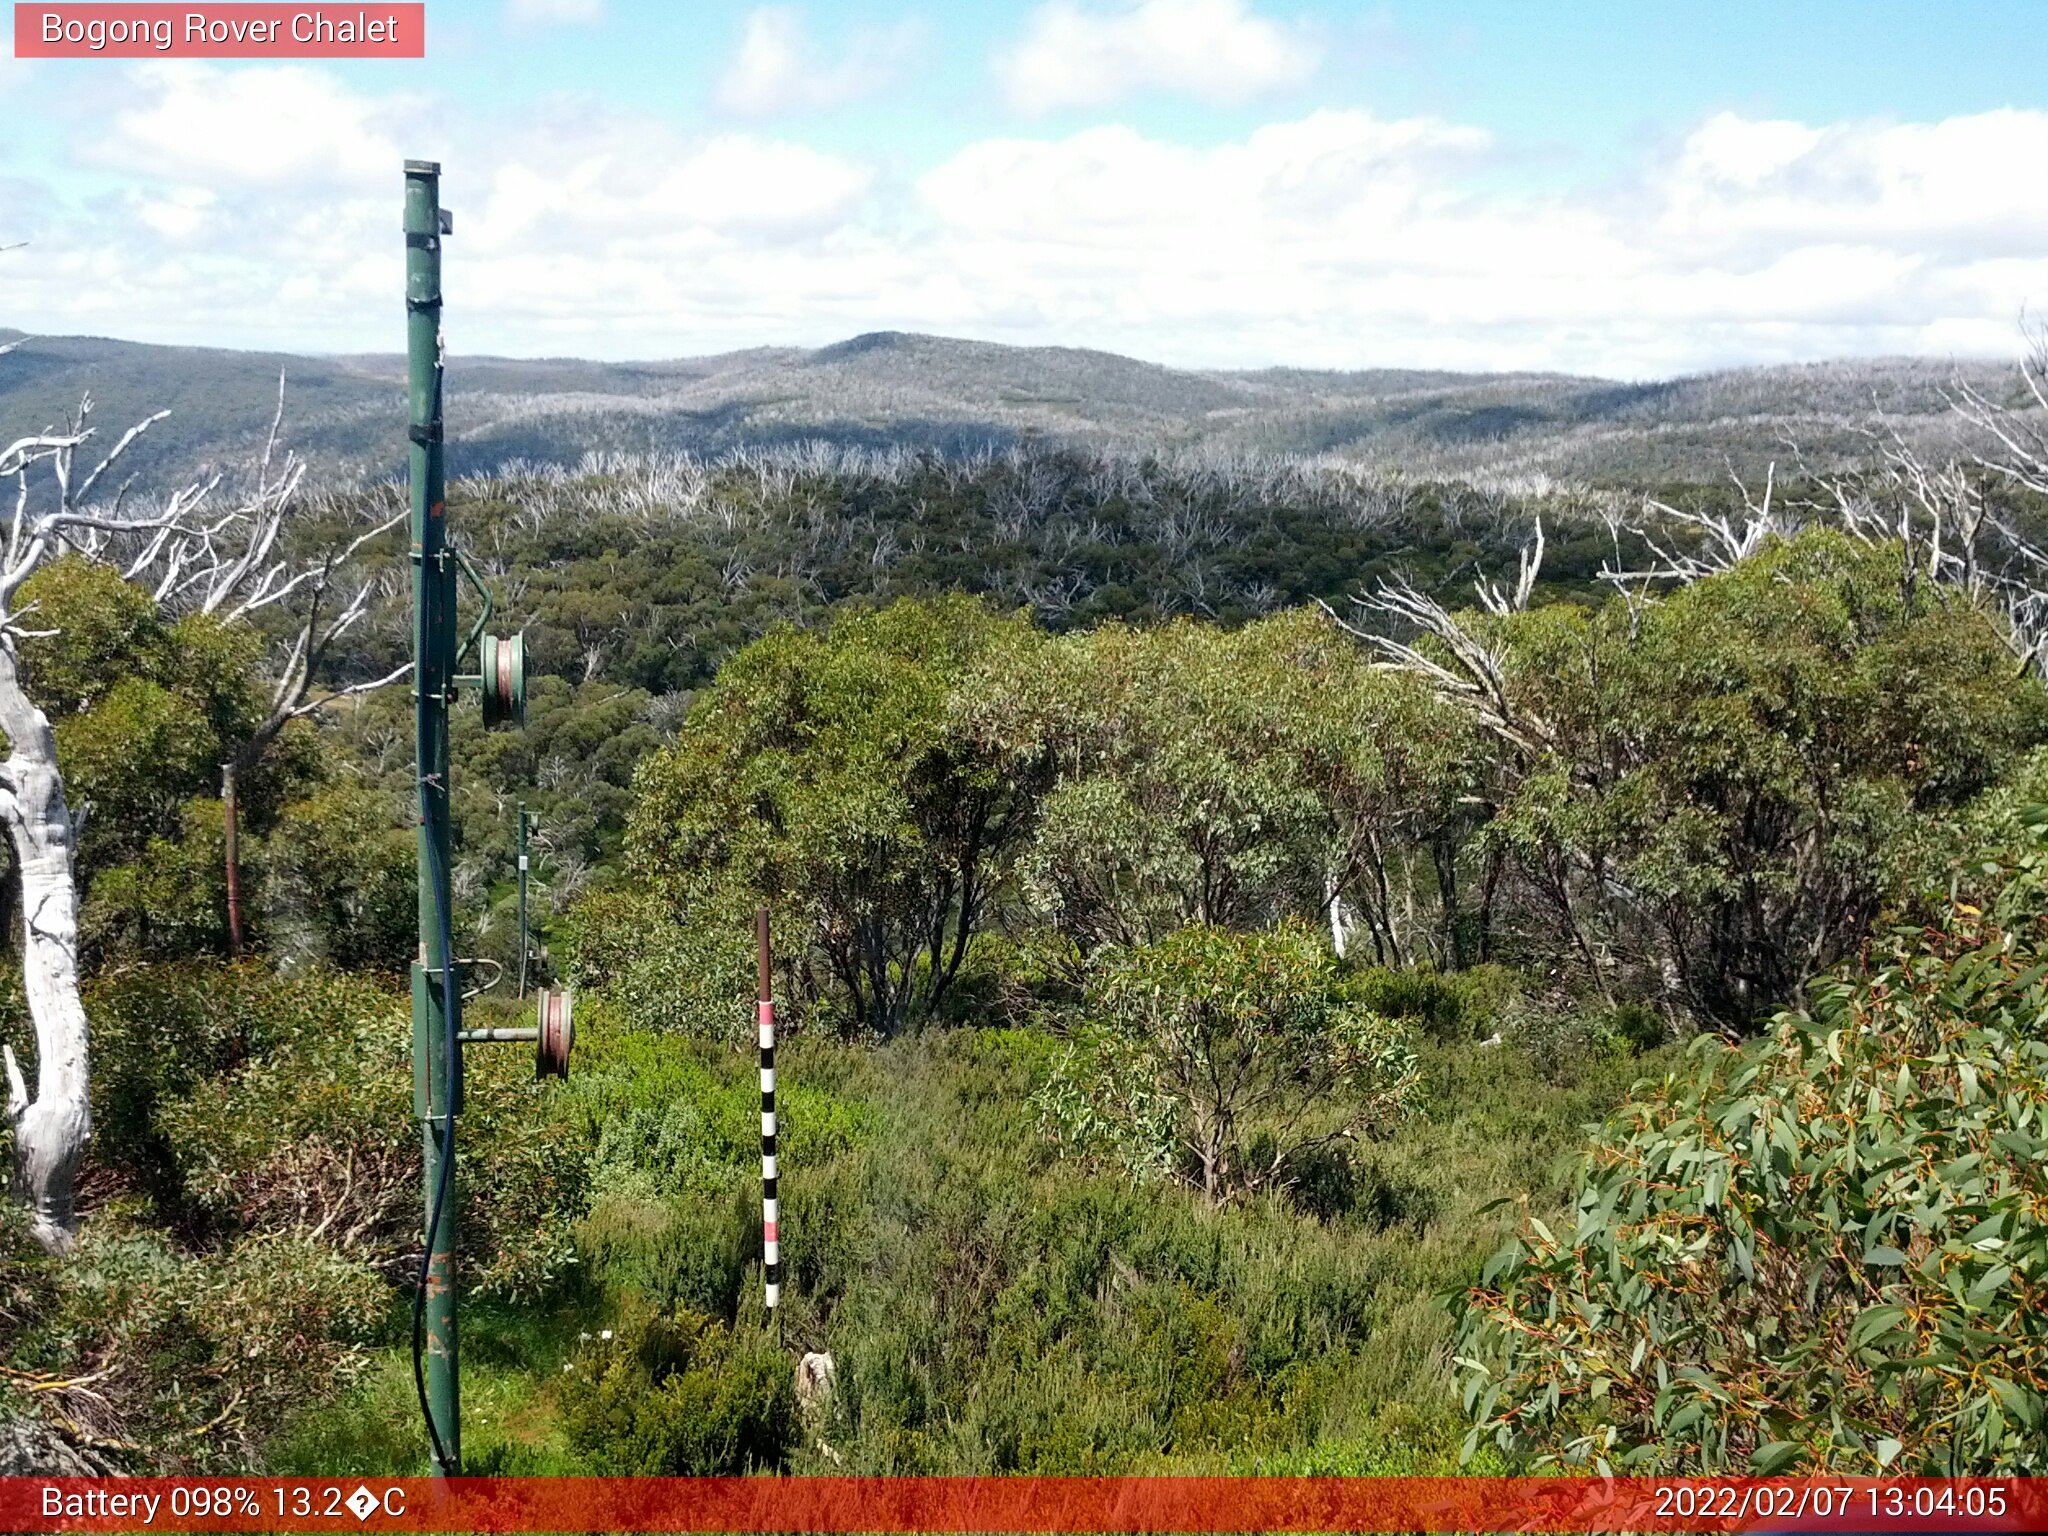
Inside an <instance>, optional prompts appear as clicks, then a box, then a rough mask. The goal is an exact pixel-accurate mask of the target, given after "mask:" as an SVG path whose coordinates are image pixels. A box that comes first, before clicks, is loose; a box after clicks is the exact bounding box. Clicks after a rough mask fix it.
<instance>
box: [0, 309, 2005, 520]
mask: <svg viewBox="0 0 2048 1536" xmlns="http://www.w3.org/2000/svg"><path fill="white" fill-rule="evenodd" d="M20 336H21V333H20V332H18V331H8V330H4V329H0V342H5V341H8V340H14V339H17V338H19V337H20ZM1958 367H1960V368H1961V369H1962V370H1963V371H1964V372H1965V374H1966V376H1967V377H1969V378H1971V379H1972V380H1973V381H1974V382H1976V383H1977V384H1979V385H1980V386H1983V387H1986V388H1990V389H1993V390H1997V389H1998V388H2000V387H2001V381H2002V380H2003V379H2004V377H2005V376H2006V374H2007V373H2008V372H2009V369H2007V368H2006V367H2005V366H2004V365H2002V364H2001V365H1992V364H1979V363H1971V364H1962V365H1955V364H1950V363H1947V362H1943V361H1937V360H1925V359H1919V360H1915V359H1891V360H1865V361H1854V362H1841V363H1821V364H1810V365H1801V366H1788V367H1777V368H1758V369H1739V370H1734V371H1729V372H1722V373H1710V374H1702V375H1699V376H1696V377H1692V378H1684V379H1676V380H1670V381H1666V382H1661V383H1621V382H1616V381H1613V380H1608V379H1596V378H1579V377H1572V376H1568V375H1563V374H1540V373H1525V374H1472V373H1443V372H1430V371H1422V370H1412V369H1376V370H1369V371H1362V372H1316V371H1309V370H1301V369H1278V368H1276V369H1267V370H1263V371H1259V372H1241V373H1228V372H1202V371H1193V370H1185V369H1174V368H1166V367H1161V366H1158V365H1155V364H1151V363H1145V362H1140V361H1137V360H1135V359H1132V358H1127V357H1120V356H1117V355H1115V354H1113V353H1107V352H1093V351H1085V350H1081V349H1076V348H1066V347H1009V346H999V345H995V344H992V343H987V342H974V341H960V340H953V339H949V338H945V337H936V336H920V335H910V334H904V333H900V332H877V333H873V334H870V335H865V336H858V337H855V338H853V339H852V340H849V341H843V342H840V343H838V344H836V345H834V346H828V347H821V348H818V349H817V350H814V351H804V350H798V349H792V348H766V347H764V348H755V349H751V350H748V351H744V352H732V353H726V354H723V355H720V356H715V357H702V358H690V359H683V360H679V361H673V362H640V363H601V362H585V361H577V360H573V359H539V360H517V359H508V358H489V357H461V356H457V357H456V358H455V359H454V360H453V365H452V369H451V374H450V384H451V391H452V394H451V398H450V402H449V408H448V420H449V434H450V444H451V447H450V457H451V460H452V467H453V469H454V470H455V471H456V472H458V473H489V472H491V471H493V470H495V469H497V468H498V467H500V466H501V465H503V464H505V463H506V462H507V461H510V460H515V459H528V460H537V461H544V462H554V463H568V464H574V463H577V462H579V461H581V460H582V459H583V457H584V455H585V454H587V453H590V452H593V451H597V452H614V451H621V450H623V451H630V452H647V451H656V452H661V451H676V450H686V451H690V452H696V453H709V452H718V451H721V450H724V449H728V448H733V447H739V446H759V445H772V444H778V443H788V442H792V441H799V440H807V439H822V440H825V441H829V442H833V443H836V444H839V445H841V446H857V447H873V448H880V447H911V448H931V449H935V450H937V451H940V452H942V453H954V452H961V451H967V450H974V449H982V448H989V447H995V448H1003V447H1009V446H1014V445H1016V444H1018V443H1020V442H1025V441H1030V440H1052V441H1057V442H1070V443H1076V444H1084V445H1087V446H1091V447H1096V448H1109V449H1116V450H1122V451H1133V452H1144V453H1159V452H1163V453H1184V452H1194V453H1198V454H1201V455H1204V456H1228V457H1240V456H1245V455H1287V456H1299V455H1329V456H1333V457H1336V458H1340V459H1343V460H1347V461H1350V462H1354V463H1358V464H1361V465H1365V466H1367V467H1371V468H1375V469H1388V470H1393V469H1398V470H1400V471H1402V472H1403V473H1405V474H1409V475H1422V476H1429V477H1479V478H1488V477H1502V476H1509V477H1516V478H1523V477H1532V476H1547V477H1551V478H1555V479H1563V480H1569V481H1587V482H1593V483H1632V484H1642V483H1645V482H1669V481H1683V480H1694V481H1704V480H1715V479H1719V478H1721V477H1723V476H1724V475H1725V474H1726V472H1727V471H1728V469H1729V468H1730V467H1731V466H1732V467H1733V468H1735V469H1736V470H1737V471H1738V472H1741V473H1760V472H1761V470H1762V468H1763V464H1764V462H1765V460H1767V459H1770V458H1776V459H1779V460H1781V461H1782V460H1783V459H1784V458H1785V457H1787V455H1788V454H1789V452H1790V451H1791V450H1790V448H1789V447H1788V445H1791V444H1796V445H1797V447H1798V450H1799V451H1800V452H1801V453H1802V454H1804V455H1805V456H1807V457H1808V458H1809V459H1811V460H1812V461H1814V462H1816V463H1819V464H1833V463H1839V462H1842V461H1845V460H1849V459H1854V458H1857V457H1860V456H1861V455H1862V454H1863V453H1864V452H1866V451H1867V449H1868V446H1869V442H1868V438H1867V435H1866V434H1867V432H1868V430H1869V428H1870V427H1871V425H1872V424H1873V422H1874V420H1875V414H1876V413H1877V412H1879V411H1881V412H1883V413H1884V414H1885V415H1886V416H1887V417H1889V418H1890V419H1892V420H1893V421H1894V422H1895V423H1897V424H1898V425H1899V426H1900V427H1901V429H1902V430H1903V431H1904V432H1905V434H1906V435H1907V436H1908V437H1909V438H1913V439H1916V440H1921V441H1926V442H1930V443H1933V442H1938V441H1940V440H1942V439H1943V438H1944V436H1945V434H1946V433H1947V432H1948V430H1949V419H1948V417H1947V414H1946V411H1945V404H1944V401H1943V398H1942V387H1943V385H1944V384H1945V383H1946V382H1947V381H1949V380H1950V379H1951V378H1953V377H1954V376H1955V375H1956V373H1957V369H1958ZM280 372H283V373H284V374H285V375H286V376H287V378H288V381H289V400H288V406H287V409H288V413H289V420H290V424H291V429H292V430H291V435H292V439H293V441H294V442H295V443H297V444H298V445H299V447H300V448H301V449H302V450H303V451H305V452H306V453H308V454H309V456H310V457H312V458H313V459H314V460H315V462H316V463H317V464H318V465H319V466H320V467H321V469H322V471H323V473H325V474H329V475H332V474H367V475H370V476H373V477H375V476H382V475H385V474H388V473H390V472H392V471H393V470H395V469H396V468H397V465H398V453H397V450H398V449H399V448H400V447H402V445H403V434H402V432H401V430H400V429H399V427H398V425H397V424H398V423H399V422H401V421H402V419H403V416H402V412H403V393H402V392H403V387H404V362H403V359H402V358H400V357H398V356H396V355H365V356H359V357H295V356H288V355H283V354H278V353H265V352H232V351H225V350H219V349H213V348H201V347H160V346H145V345H142V344H139V343H135V342H125V341H113V340H105V339H100V338H95V337H32V338H30V339H27V340H26V341H24V342H23V344H22V345H21V346H20V348H19V349H18V350H17V351H16V352H15V353H14V354H13V355H12V356H11V357H10V359H9V366H8V367H7V368H6V369H5V370H0V410H4V411H5V413H6V414H7V416H8V418H9V419H10V420H16V421H36V422H41V421H48V420H55V419H57V418H58V417H60V416H62V415H64V414H66V413H68V412H69V411H70V410H71V409H72V408H73V407H74V406H75V405H76V403H77V401H78V399H79V397H80V396H81V395H82V394H83V393H85V392H86V391H88V390H89V391H90V392H91V393H92V395H93V397H94V399H95V400H96V401H97V402H98V406H99V412H100V415H99V419H100V421H101V423H102V425H103V427H105V428H106V429H109V430H111V429H113V428H115V427H117V426H126V425H127V424H128V422H130V421H131V420H135V419H139V418H140V417H141V416H143V415H146V414H148V413H150V412H153V411H157V410H162V409H166V408H168V409H169V410H170V411H171V412H172V413H173V414H172V416H171V417H170V419H169V420H167V421H165V422H164V423H162V424H161V425H159V426H158V427H156V428H155V429H154V430H153V431H152V432H151V434H150V436H149V439H148V440H147V442H146V444H145V445H142V447H141V449H139V450H138V452H137V453H136V455H135V463H136V467H137V468H138V469H140V470H143V471H145V472H147V471H151V470H154V471H157V472H159V473H175V474H183V473H189V472H191V471H193V470H195V469H196V468H198V467H199V466H200V465H202V464H208V463H215V464H217V463H223V462H232V461H233V460H234V459H236V458H238V457H239V456H241V455H242V454H244V453H246V452H247V451H248V450H249V449H250V448H251V447H252V446H253V445H254V444H255V443H256V442H258V441H259V440H260V436H261V433H262V431H263V429H264V427H265V426H267V425H268V422H269V420H270V413H271V410H272V409H273V407H274V404H275V398H276V390H277V379H278V375H279V373H280Z"/></svg>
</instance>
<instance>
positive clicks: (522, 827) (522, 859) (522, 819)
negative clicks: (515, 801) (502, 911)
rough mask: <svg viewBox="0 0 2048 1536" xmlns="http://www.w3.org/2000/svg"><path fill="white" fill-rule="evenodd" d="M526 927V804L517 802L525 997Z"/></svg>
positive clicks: (521, 967)
mask: <svg viewBox="0 0 2048 1536" xmlns="http://www.w3.org/2000/svg"><path fill="white" fill-rule="evenodd" d="M532 947H533V946H532V944H531V943H530V942H529V939H528V929H527V926H526V802H525V801H524V800H522V801H520V802H519V995H520V996H521V997H524V996H526V957H527V954H528V953H529V952H530V951H531V949H532Z"/></svg>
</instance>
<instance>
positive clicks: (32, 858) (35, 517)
mask: <svg viewBox="0 0 2048 1536" xmlns="http://www.w3.org/2000/svg"><path fill="white" fill-rule="evenodd" d="M281 409H282V385H281V384H280V411H281ZM167 414H168V413H167V412H158V413H156V414H155V415H153V416H150V417H147V418H146V419H144V420H143V421H141V422H139V423H137V424H136V425H135V426H133V427H131V428H129V429H128V431H127V432H125V433H124V434H123V435H122V436H121V437H120V438H119V439H118V440H117V441H116V442H115V443H114V445H113V447H112V448H111V449H110V450H109V451H108V452H107V453H106V454H105V455H104V456H103V457H102V458H100V460H99V462H98V463H97V464H96V465H95V466H94V467H93V468H92V469H90V470H85V469H84V468H83V466H84V463H85V462H86V460H84V459H83V458H81V453H82V451H83V450H84V449H85V448H86V447H87V445H88V444H89V443H90V442H91V441H92V440H93V438H94V435H95V429H94V427H93V426H92V423H91V415H92V401H91V398H90V397H89V396H88V397H87V398H86V399H84V400H83V401H81V403H80V405H79V408H78V411H77V412H76V413H75V414H74V415H73V416H72V417H71V418H70V419H69V421H67V422H66V423H65V424H64V425H62V426H61V427H58V428H54V429H49V430H44V431H41V432H37V433H32V434H29V435H27V436H24V437H20V438H17V439H15V440H14V441H13V442H11V443H9V444H7V445H6V446H5V447H4V448H0V481H4V480H7V479H12V480H13V481H14V482H15V496H14V507H13V515H12V518H11V520H10V522H9V524H8V529H7V537H6V546H5V550H4V554H0V731H4V732H5V735H6V738H7V749H8V752H7V757H6V758H5V760H4V762H0V821H4V823H5V825H6V828H7V832H8V836H9V840H10V842H11V844H12V848H13V853H14V863H15V869H16V872H17V875H18V878H19V881H20V898H21V899H20V912H21V924H22V927H21V966H22V984H23V990H24V992H25V994H26V997H27V1001H28V1008H29V1015H30V1019H31V1021H32V1024H33V1026H34V1031H35V1042H36V1050H35V1068H36V1085H35V1090H34V1092H33V1093H31V1091H30V1089H29V1084H28V1080H27V1077H26V1075H25V1074H24V1072H23V1071H22V1068H21V1064H20V1062H19V1060H18V1059H17V1057H16V1056H15V1053H14V1050H13V1048H12V1046H11V1045H6V1044H0V1066H4V1070H5V1075H6V1079H7V1116H8V1119H9V1121H10V1122H11V1124H12V1127H13V1133H14V1159H15V1183H16V1187H17V1189H18V1191H19V1193H20V1194H21V1195H22V1196H23V1197H24V1198H25V1199H26V1200H27V1201H28V1203H29V1205H30V1206H31V1208H32V1222H33V1227H34V1231H35V1234H36V1236H37V1238H38V1240H39V1241H41V1242H42V1243H44V1244H45V1245H46V1246H48V1247H50V1248H53V1249H61V1248H64V1247H66V1246H68V1244H69V1243H70V1241H71V1238H72V1236H73V1234H74V1232H75V1230H76V1213H75V1210H74V1204H73V1190H74V1183H75V1179H76V1174H77V1170H78V1166H79V1163H80V1160H81V1159H82V1157H83V1156H84V1153H85V1148H86V1144H87V1142H88V1140H89V1138H90V1135H91V1126H92V1112H91V1102H90V1093H91V1067H90V1060H91V1046H90V1026H89V1023H88V1020H87V1017H86V1013H85V1009H84V1006H83V1004H82V1002H81V1001H80V996H79V980H80V974H79V973H80V956H79V896H80V893H79V889H78V870H77V854H78V836H79V831H80V825H81V822H82V820H83V819H84V814H85V811H86V807H83V806H81V807H79V808H77V810H74V808H73V806H72V804H71V803H70V801H69V799H68V798H67V794H66V787H65V782H64V776H63V773H62V771H61V769H60V766H59V755H58V741H57V733H56V731H55V729H54V728H53V726H52V723H51V718H50V714H49V713H48V711H47V710H46V708H45V707H44V704H43V703H42V702H41V701H39V700H37V699H36V698H35V697H34V695H33V690H32V688H31V687H30V686H29V681H28V679H27V678H26V677H25V676H24V669H23V646H24V643H26V642H30V641H33V640H35V639H37V638H46V637H47V636H48V634H49V631H48V630H47V629H42V628H39V624H38V617H37V609H36V605H35V603H34V601H33V599H32V597H25V591H26V589H28V587H29V583H30V582H31V580H32V578H34V577H35V576H36V575H37V574H38V573H39V572H41V571H44V570H46V569H47V568H49V566H50V565H51V564H52V563H53V562H55V561H57V560H58V559H60V558H62V557H65V556H73V557H76V558H78V559H81V560H83V561H86V562H90V563H94V564H98V565H102V566H105V567H106V568H108V569H109V570H112V571H114V572H116V573H118V575H119V577H120V579H121V580H122V581H123V582H125V583H130V584H133V585H134V586H135V587H136V588H137V589H139V590H140V591H141V592H142V593H144V594H146V597H147V601H148V602H149V603H151V604H154V605H156V606H157V607H158V608H160V609H164V610H167V611H171V612H192V613H198V614H202V615H205V616H206V617H207V618H208V620H209V621H211V622H212V623H214V624H217V625H219V626H223V627H226V626H234V625H253V624H255V623H257V622H258V621H259V616H262V615H267V614H269V613H271V612H287V611H292V610H294V609H295V610H296V615H297V622H296V624H295V626H293V629H294V630H295V636H294V638H290V639H288V640H287V642H286V654H285V656H284V659H283V662H282V664H281V665H280V666H279V667H278V669H277V672H276V677H275V681H274V685H273V688H272V692H271V696H270V706H269V709H268V710H267V711H266V712H265V713H264V714H263V715H262V717H261V718H260V719H259V720H258V721H257V722H256V724H255V729H254V731H253V732H252V733H251V734H250V736H249V737H248V738H247V740H246V741H245V742H244V743H243V744H242V749H243V751H245V752H255V753H259V754H260V752H261V751H262V750H263V748H264V747H265V746H266V745H267V744H268V743H269V742H270V741H272V740H274V739H275V737H276V735H277V733H278V732H279V731H280V730H281V729H282V728H283V726H284V724H285V723H287V722H288V721H289V720H291V719H293V718H298V717H300V716H303V715H305V714H307V713H310V712H312V711H313V710H316V709H318V708H320V707H321V706H323V705H324V704H326V703H327V702H329V701H330V700H331V698H333V697H335V696H337V695H325V694H324V695H321V696H319V697H317V698H316V697H314V696H313V687H314V684H313V673H314V669H315V668H316V667H317V665H318V663H319V660H320V659H321V657H322V656H323V655H324V654H325V652H326V649H327V647H328V646H329V645H331V643H332V642H333V640H334V639H336V638H337V637H338V636H339V635H340V634H341V633H343V632H345V631H346V630H347V629H348V628H349V627H351V626H352V625H353V624H354V623H355V622H356V621H357V620H358V619H359V618H360V617H361V616H362V614H363V612H364V611H365V607H366V604H367V602H368V598H369V595H370V589H369V587H368V586H367V585H364V586H363V587H361V588H360V589H359V590H358V591H357V592H356V593H355V595H354V596H353V597H352V598H351V599H348V600H345V601H343V602H341V603H340V604H339V605H338V607H336V608H334V609H332V610H330V609H329V608H328V606H327V599H328V598H329V596H330V593H331V590H332V584H333V581H334V578H335V575H336V573H337V571H338V570H339V569H340V568H341V567H342V565H343V564H344V562H345V560H346V559H347V557H348V556H349V555H352V554H353V553H355V551H356V550H357V549H359V548H360V547H361V546H362V544H363V543H365V542H367V541H368V540H369V539H371V538H374V537H375V536H376V535H377V534H378V533H380V532H382V531H384V528H388V527H389V526H391V525H390V524H388V523H387V524H385V525H383V527H380V528H372V529H370V530H369V531H367V532H365V533H364V534H362V535H361V536H360V537H359V538H358V539H356V540H355V541H354V542H352V543H351V544H349V545H348V546H346V547H345V549H343V550H342V551H341V552H339V553H338V554H337V553H334V552H328V553H323V554H319V555H315V556H314V557H312V558H311V559H305V558H302V557H298V556H296V555H295V554H293V553H292V552H290V550H289V543H290V541H289V540H288V538H287V525H288V522H289V520H290V517H291V514H292V513H293V511H294V509H295V508H296V507H297V505H298V500H297V498H298V492H299V490H300V487H301V481H302V479H303V475H304V467H303V465H302V464H301V463H300V462H299V460H298V459H297V458H296V456H293V455H290V454H287V455H286V456H285V457H284V458H283V459H282V460H279V459H277V457H276V453H275V450H276V445H277V437H278V422H277V421H276V420H274V421H273V423H272V426H271V431H270V435H269V437H268V439H267V440H266V445H265V448H264V451H263V455H262V458H261V461H260V463H259V464H258V466H257V470H256V473H255V475H254V477H253V480H252V482H251V484H249V485H248V486H247V487H246V488H244V489H242V490H241V491H240V493H239V494H234V495H231V496H227V497H223V495H222V494H221V487H222V479H223V477H221V476H215V477H214V478H212V479H209V480H205V481H199V482H195V483H192V484H189V485H186V486H184V487H181V488H180V489H178V490H176V491H174V492H173V493H172V494H171V495H169V496H168V497H167V498H165V499H164V500H162V501H160V502H157V503H154V504H150V505H145V506H143V507H140V508H138V507H134V506H131V504H130V501H129V491H130V489H131V486H130V484H129V483H127V482H124V483H121V484H119V485H118V486H117V485H115V484H114V480H113V473H114V471H116V469H117V468H118V467H119V465H120V463H121V460H122V457H123V455H124V454H125V453H126V452H127V451H128V449H129V448H130V447H131V446H132V445H133V444H134V443H135V441H136V439H137V438H138V437H140V436H141V435H142V433H144V432H145V431H147V430H148V429H149V428H150V427H151V426H153V425H155V424H156V423H157V422H159V421H161V420H162V419H163V418H164V417H165V416H166V415H167ZM396 675H397V674H394V675H393V677H392V678H382V679H377V680H374V681H371V682H366V683H363V684H358V685H355V686H353V687H351V688H349V689H345V690H342V691H343V692H358V691H361V690H363V689H365V688H369V687H375V686H380V685H381V684H382V683H384V682H388V681H392V680H393V679H394V678H395V676H396Z"/></svg>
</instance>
